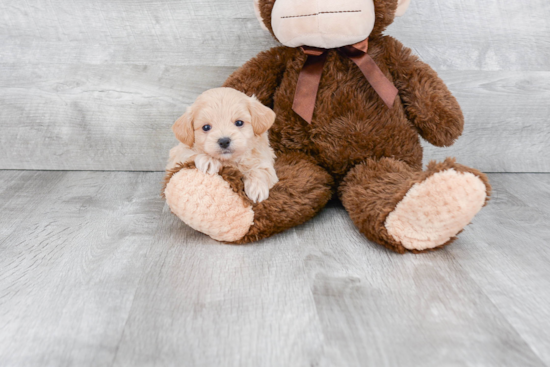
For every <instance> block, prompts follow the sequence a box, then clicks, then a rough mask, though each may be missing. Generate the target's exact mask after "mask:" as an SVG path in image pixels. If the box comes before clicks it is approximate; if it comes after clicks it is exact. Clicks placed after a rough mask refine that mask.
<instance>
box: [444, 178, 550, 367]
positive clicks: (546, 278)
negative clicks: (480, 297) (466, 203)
mask: <svg viewBox="0 0 550 367" xmlns="http://www.w3.org/2000/svg"><path fill="white" fill-rule="evenodd" d="M491 182H492V184H493V186H494V194H493V201H492V202H491V205H489V206H488V207H486V208H485V209H484V211H485V213H484V215H482V216H480V217H479V219H476V222H475V223H474V225H473V226H471V229H469V230H468V231H466V232H465V233H464V236H462V237H461V238H460V240H459V241H458V243H457V246H452V247H449V248H448V251H449V252H450V253H451V254H452V256H453V257H454V258H455V259H456V260H457V262H458V263H459V264H460V266H461V267H462V268H463V269H464V270H465V271H466V272H468V274H469V275H470V277H471V278H472V279H473V280H474V281H475V282H476V284H478V286H479V287H480V288H481V289H482V290H483V292H484V293H485V294H486V295H487V297H489V299H491V302H493V304H494V305H495V306H496V307H497V308H498V309H499V311H500V313H501V314H502V315H503V316H505V317H506V319H507V320H508V321H509V322H510V324H511V325H513V327H514V328H515V329H516V330H517V332H518V333H519V334H520V335H521V337H522V338H523V339H524V340H525V341H526V342H527V343H528V344H529V345H530V346H531V348H532V350H533V351H534V352H535V353H536V354H537V355H538V356H539V357H540V358H541V359H542V360H543V361H544V362H545V363H546V365H547V366H548V365H550V307H548V305H550V292H549V291H548V290H550V268H549V266H548V264H549V263H550V225H549V224H550V211H549V210H548V208H549V207H550V175H540V174H532V175H507V174H500V175H491Z"/></svg>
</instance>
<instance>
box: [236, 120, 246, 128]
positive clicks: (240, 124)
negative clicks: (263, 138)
mask: <svg viewBox="0 0 550 367" xmlns="http://www.w3.org/2000/svg"><path fill="white" fill-rule="evenodd" d="M235 125H237V126H238V127H241V126H243V125H244V121H241V120H237V121H235Z"/></svg>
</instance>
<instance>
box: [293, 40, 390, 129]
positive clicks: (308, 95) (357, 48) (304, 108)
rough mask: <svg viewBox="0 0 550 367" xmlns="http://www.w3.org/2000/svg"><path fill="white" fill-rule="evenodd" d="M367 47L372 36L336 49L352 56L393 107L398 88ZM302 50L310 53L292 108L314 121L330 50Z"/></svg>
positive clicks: (385, 101) (307, 119)
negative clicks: (370, 54)
mask: <svg viewBox="0 0 550 367" xmlns="http://www.w3.org/2000/svg"><path fill="white" fill-rule="evenodd" d="M368 49H369V39H368V38H367V39H366V40H364V41H362V42H359V43H356V44H354V45H351V46H344V47H340V48H338V49H337V50H338V51H339V52H340V53H342V54H343V55H345V56H347V57H349V58H350V59H351V60H352V61H353V62H354V63H355V64H356V65H357V66H358V67H359V69H361V71H362V72H363V75H365V78H366V79H367V80H368V82H369V83H370V85H371V86H372V87H373V88H374V90H375V91H376V93H378V95H379V96H380V98H382V100H383V101H384V103H386V105H387V106H388V107H389V108H392V107H393V103H394V101H395V98H396V97H397V93H398V91H397V88H396V87H395V86H394V85H393V83H392V82H390V81H389V80H388V78H386V76H385V75H384V73H382V70H380V68H379V67H378V65H376V63H375V62H374V60H373V59H372V57H370V56H369V55H368V54H367V51H368ZM302 51H304V53H305V54H306V55H307V60H306V63H305V64H304V66H303V68H302V71H301V72H300V76H299V77H298V84H297V86H296V94H295V96H294V104H293V106H292V109H293V110H294V112H296V113H297V114H298V115H300V116H301V117H302V118H303V119H304V120H306V121H307V122H308V123H310V124H311V120H312V119H313V111H314V110H315V101H316V100H317V92H318V90H319V83H320V82H321V75H322V74H323V67H324V66H325V61H326V59H327V54H328V50H327V49H323V48H315V47H307V46H303V47H302Z"/></svg>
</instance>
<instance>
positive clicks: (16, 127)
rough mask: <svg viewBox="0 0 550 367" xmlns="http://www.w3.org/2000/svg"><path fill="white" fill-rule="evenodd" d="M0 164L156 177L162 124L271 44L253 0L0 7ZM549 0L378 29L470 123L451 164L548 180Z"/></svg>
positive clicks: (427, 7)
mask: <svg viewBox="0 0 550 367" xmlns="http://www.w3.org/2000/svg"><path fill="white" fill-rule="evenodd" d="M0 14H2V15H3V18H2V19H3V20H4V21H3V22H0V43H1V44H2V52H1V53H0V106H1V108H0V127H1V128H2V135H1V136H0V143H1V144H0V169H82V170H88V169H92V170H136V171H142V170H162V168H163V167H164V162H165V157H166V155H167V151H168V150H169V148H170V147H171V146H172V145H173V144H174V143H175V140H174V139H173V137H172V136H171V133H170V130H169V126H170V124H171V123H172V121H173V120H174V119H175V118H176V117H177V116H178V115H179V114H180V113H181V112H182V111H183V110H184V108H185V106H186V105H188V104H190V103H191V102H192V100H193V99H194V98H195V97H196V95H197V94H199V93H200V92H201V91H203V90H206V89H208V88H211V87H215V86H219V85H220V84H221V83H222V82H223V80H224V79H225V78H226V77H227V76H228V75H229V74H230V72H231V71H233V70H234V69H235V67H238V66H240V65H242V64H243V63H244V62H245V61H246V60H248V59H249V58H251V57H253V56H255V55H256V54H257V53H258V52H260V51H262V50H265V49H267V48H269V47H271V46H274V45H275V42H274V41H273V40H272V39H271V37H270V36H269V35H268V34H267V33H266V32H264V31H262V30H261V28H260V27H259V25H258V24H257V21H256V19H255V17H254V15H253V10H252V0H232V1H229V2H228V1H220V0H211V1H193V2H181V1H179V0H155V1H153V2H147V3H143V2H140V1H136V0H129V1H103V0H102V1H96V2H93V3H90V2H86V1H84V0H59V1H55V2H54V1H40V0H26V1H19V2H17V1H10V0H0ZM549 14H550V3H549V2H548V1H546V0H528V1H525V0H510V1H507V2H505V3H503V2H501V1H498V0H487V1H485V2H484V3H483V4H481V3H479V2H476V1H473V0H448V1H445V2H443V3H442V2H440V1H437V0H426V1H413V2H412V6H411V9H410V11H409V12H408V13H407V14H406V16H405V17H403V18H400V19H398V20H397V21H396V22H395V23H394V24H393V25H392V26H391V27H390V29H389V30H388V33H389V34H391V35H393V36H395V37H397V38H398V39H400V40H402V41H403V42H404V43H405V44H406V45H408V46H410V47H412V48H413V49H414V51H415V52H416V53H417V54H418V55H420V56H421V58H422V59H423V60H424V61H426V62H428V63H429V64H430V65H432V66H433V67H434V68H435V69H436V70H438V71H440V72H441V75H442V77H443V78H444V79H445V80H446V81H447V82H448V83H449V84H450V85H451V89H452V90H453V92H454V93H455V94H457V95H458V97H459V100H460V101H461V103H462V105H463V108H464V111H465V113H466V116H467V119H468V127H467V131H466V136H465V137H463V138H462V139H461V140H460V141H459V143H458V144H457V145H456V147H453V148H450V149H446V150H436V149H434V148H431V147H429V148H428V152H427V154H426V160H430V159H433V158H437V159H441V158H443V157H444V156H447V155H450V156H457V157H458V158H459V160H460V161H461V162H463V163H464V164H467V165H471V166H474V167H477V168H479V169H481V170H484V171H490V172H550V159H549V157H548V155H549V154H550V153H548V152H549V151H550V149H549V146H548V141H549V140H548V136H549V131H548V129H549V127H548V116H549V112H548V107H547V106H548V103H547V101H548V94H549V90H548V89H549V88H548V85H549V84H550V82H549V79H550V77H549V74H548V72H550V41H549V40H548V37H547V35H548V34H550V22H548V15H549Z"/></svg>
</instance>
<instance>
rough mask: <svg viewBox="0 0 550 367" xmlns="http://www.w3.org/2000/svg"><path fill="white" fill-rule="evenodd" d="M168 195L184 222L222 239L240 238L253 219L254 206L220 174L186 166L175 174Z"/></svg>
mask: <svg viewBox="0 0 550 367" xmlns="http://www.w3.org/2000/svg"><path fill="white" fill-rule="evenodd" d="M165 196H166V202H167V203H168V206H169V207H170V209H171V210H172V213H174V214H175V215H176V216H178V217H179V218H180V219H181V220H182V221H183V222H184V223H185V224H187V225H188V226H189V227H191V228H193V229H195V230H197V231H199V232H202V233H204V234H206V235H208V236H210V237H211V238H213V239H215V240H217V241H220V242H235V241H238V240H240V239H241V238H243V237H244V236H245V235H246V234H247V233H248V231H249V229H250V226H251V225H252V224H253V221H254V211H253V210H252V207H251V206H250V205H248V203H245V202H244V201H243V199H242V198H241V197H240V196H239V195H238V194H237V193H235V192H234V191H233V190H232V189H231V187H230V185H229V183H228V182H227V181H225V180H224V179H223V178H222V177H221V176H219V175H208V174H205V173H202V172H200V171H198V170H196V169H183V170H181V171H179V172H178V173H176V174H175V175H174V176H173V177H172V179H171V180H170V182H169V183H168V185H167V186H166V190H165Z"/></svg>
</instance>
